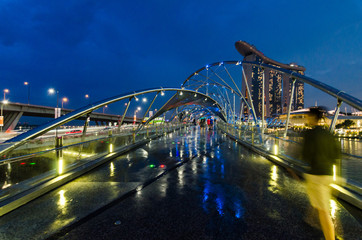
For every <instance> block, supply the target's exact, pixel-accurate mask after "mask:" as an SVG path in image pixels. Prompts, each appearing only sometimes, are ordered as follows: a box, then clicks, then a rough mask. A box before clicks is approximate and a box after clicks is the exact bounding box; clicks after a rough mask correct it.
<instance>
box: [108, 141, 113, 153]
mask: <svg viewBox="0 0 362 240" xmlns="http://www.w3.org/2000/svg"><path fill="white" fill-rule="evenodd" d="M109 152H110V153H111V152H113V144H112V143H111V144H109Z"/></svg>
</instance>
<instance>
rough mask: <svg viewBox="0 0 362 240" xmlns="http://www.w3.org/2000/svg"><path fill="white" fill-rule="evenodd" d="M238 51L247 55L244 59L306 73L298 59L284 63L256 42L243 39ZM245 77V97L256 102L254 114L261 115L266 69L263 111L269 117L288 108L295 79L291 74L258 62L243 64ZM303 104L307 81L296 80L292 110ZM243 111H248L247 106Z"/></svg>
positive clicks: (300, 107)
mask: <svg viewBox="0 0 362 240" xmlns="http://www.w3.org/2000/svg"><path fill="white" fill-rule="evenodd" d="M237 49H238V51H239V52H240V53H241V54H242V55H243V56H244V62H260V63H266V64H269V65H272V66H275V67H278V68H279V67H283V68H284V69H288V70H292V71H295V72H297V73H299V74H302V75H304V72H305V68H304V67H302V66H298V65H297V64H295V63H291V64H283V63H279V62H277V61H274V60H272V59H270V58H268V57H266V56H264V54H263V53H261V52H260V51H258V50H257V49H256V48H255V47H254V46H252V45H250V44H248V43H246V42H241V44H240V45H239V46H238V47H237ZM243 68H244V71H245V78H246V79H244V80H243V86H242V92H243V94H245V96H246V98H247V99H248V100H249V101H250V97H251V100H252V102H253V105H254V108H255V114H256V116H257V117H261V115H262V104H263V103H262V99H263V91H262V89H263V73H264V99H265V102H264V114H265V116H266V117H272V116H277V115H279V114H283V113H286V112H287V111H288V105H289V102H290V96H291V93H292V83H293V79H292V77H291V76H289V75H288V74H284V73H280V72H278V71H276V70H275V69H270V68H263V67H261V66H257V65H248V64H243ZM245 82H247V84H248V86H249V89H250V95H251V96H248V92H247V88H246V84H245ZM303 108H304V83H303V82H300V81H296V82H295V86H294V94H293V101H292V105H291V110H292V111H293V110H298V109H303ZM244 114H245V115H248V110H247V108H245V109H244Z"/></svg>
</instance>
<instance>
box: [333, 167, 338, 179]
mask: <svg viewBox="0 0 362 240" xmlns="http://www.w3.org/2000/svg"><path fill="white" fill-rule="evenodd" d="M336 180H337V167H336V165H333V181H336Z"/></svg>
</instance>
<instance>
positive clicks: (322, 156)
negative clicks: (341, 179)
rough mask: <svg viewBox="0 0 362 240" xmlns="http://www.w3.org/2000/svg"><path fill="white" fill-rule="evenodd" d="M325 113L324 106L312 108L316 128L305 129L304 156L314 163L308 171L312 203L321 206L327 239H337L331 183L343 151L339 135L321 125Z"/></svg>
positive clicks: (312, 120) (306, 175)
mask: <svg viewBox="0 0 362 240" xmlns="http://www.w3.org/2000/svg"><path fill="white" fill-rule="evenodd" d="M323 113H324V111H323V108H321V107H312V108H310V112H309V114H308V116H307V120H308V123H309V124H310V125H311V126H312V129H310V130H307V131H305V132H304V138H303V139H304V142H303V145H302V159H303V160H304V161H305V162H307V163H309V166H310V168H309V170H308V171H307V173H305V175H304V177H305V180H306V184H305V185H306V190H307V194H308V196H309V200H310V203H311V205H312V206H313V207H314V208H316V209H317V210H318V215H319V221H320V224H321V227H322V231H323V234H324V237H325V239H327V240H329V239H331V240H332V239H333V240H334V239H335V232H334V225H333V222H332V219H331V216H330V215H329V200H330V199H331V188H330V186H329V185H330V184H331V183H332V181H333V176H332V175H333V165H335V164H336V163H337V159H339V158H340V155H341V151H340V146H339V144H338V141H337V140H336V139H335V137H334V136H333V135H332V134H331V133H330V132H329V131H328V130H327V129H324V128H322V127H321V126H318V122H319V121H320V120H321V119H322V118H323Z"/></svg>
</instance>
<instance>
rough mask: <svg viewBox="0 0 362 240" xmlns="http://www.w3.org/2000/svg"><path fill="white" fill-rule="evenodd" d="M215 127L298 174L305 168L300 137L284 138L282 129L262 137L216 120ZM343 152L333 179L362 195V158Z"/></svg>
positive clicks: (254, 130) (252, 128) (253, 130)
mask: <svg viewBox="0 0 362 240" xmlns="http://www.w3.org/2000/svg"><path fill="white" fill-rule="evenodd" d="M217 126H218V127H219V128H220V129H221V130H222V131H224V132H225V133H227V134H229V135H231V136H232V137H233V138H235V139H237V140H238V141H240V142H242V143H244V144H246V145H247V146H250V147H251V148H253V149H254V150H255V149H257V150H259V151H260V152H263V153H265V154H268V155H269V156H271V158H272V159H274V160H275V161H278V159H281V160H282V161H283V162H284V163H286V164H287V166H289V167H291V168H295V169H296V170H298V171H300V172H304V171H306V169H307V167H308V164H307V163H305V162H303V161H302V160H301V143H302V140H303V138H302V136H301V134H298V133H295V134H294V136H289V137H287V138H284V137H283V135H284V134H283V132H284V130H278V129H276V130H275V129H266V130H265V132H264V134H260V130H258V129H257V127H255V126H251V125H246V124H241V125H240V124H239V125H234V124H227V123H224V122H221V121H219V122H218V124H217ZM289 135H291V134H289ZM260 136H261V137H260ZM339 141H340V142H341V143H342V145H343V143H344V144H346V143H345V142H346V141H349V140H348V139H339ZM352 141H355V140H354V139H353V140H352ZM346 150H347V149H346V148H344V150H343V148H342V159H341V160H340V162H339V163H338V165H337V166H335V168H334V174H335V175H334V179H336V180H341V179H343V180H344V181H347V183H346V182H344V181H343V182H339V183H340V184H346V187H349V188H350V189H352V190H353V191H355V192H358V193H359V194H362V191H361V187H362V175H361V174H360V173H361V166H362V156H359V155H355V154H353V152H352V151H353V149H352V150H351V151H348V152H346ZM275 157H276V158H275Z"/></svg>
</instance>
